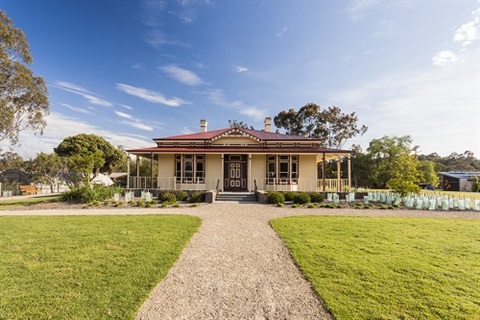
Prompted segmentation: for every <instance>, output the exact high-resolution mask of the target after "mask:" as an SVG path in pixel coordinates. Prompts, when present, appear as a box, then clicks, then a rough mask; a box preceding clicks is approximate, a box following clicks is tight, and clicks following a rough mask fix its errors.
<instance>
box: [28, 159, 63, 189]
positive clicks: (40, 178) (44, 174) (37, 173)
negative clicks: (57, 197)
mask: <svg viewBox="0 0 480 320" xmlns="http://www.w3.org/2000/svg"><path fill="white" fill-rule="evenodd" d="M25 167H26V171H27V172H28V174H29V176H30V177H31V178H32V179H33V180H34V181H35V182H38V183H42V184H43V183H45V184H48V185H50V192H55V191H58V189H57V190H55V186H57V187H58V185H59V183H60V182H61V181H62V177H63V175H64V174H66V173H67V163H66V159H64V158H62V157H59V156H58V155H57V154H56V153H50V154H47V153H43V152H41V153H39V154H37V156H36V157H35V158H34V159H31V160H29V161H27V162H26V164H25Z"/></svg>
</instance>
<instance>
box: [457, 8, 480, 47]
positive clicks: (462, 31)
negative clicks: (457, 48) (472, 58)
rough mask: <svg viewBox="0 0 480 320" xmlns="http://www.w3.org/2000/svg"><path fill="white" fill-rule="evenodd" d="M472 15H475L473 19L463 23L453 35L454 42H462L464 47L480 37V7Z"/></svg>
mask: <svg viewBox="0 0 480 320" xmlns="http://www.w3.org/2000/svg"><path fill="white" fill-rule="evenodd" d="M472 15H473V16H474V18H473V20H472V21H470V22H467V23H465V24H463V25H462V26H461V27H460V28H458V29H457V31H455V35H454V36H453V42H460V43H461V44H462V47H466V46H468V45H470V44H472V42H473V41H474V40H477V39H478V27H479V21H480V18H479V15H480V9H477V10H476V11H474V12H472Z"/></svg>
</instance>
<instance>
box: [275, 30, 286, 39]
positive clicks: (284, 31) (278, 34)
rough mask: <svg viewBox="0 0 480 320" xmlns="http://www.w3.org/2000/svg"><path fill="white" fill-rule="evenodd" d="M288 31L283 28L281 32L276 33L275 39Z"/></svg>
mask: <svg viewBox="0 0 480 320" xmlns="http://www.w3.org/2000/svg"><path fill="white" fill-rule="evenodd" d="M287 31H288V28H287V27H284V28H283V29H282V30H281V31H279V32H277V33H276V35H277V37H279V38H281V37H282V36H283V35H284V34H285V33H286V32H287Z"/></svg>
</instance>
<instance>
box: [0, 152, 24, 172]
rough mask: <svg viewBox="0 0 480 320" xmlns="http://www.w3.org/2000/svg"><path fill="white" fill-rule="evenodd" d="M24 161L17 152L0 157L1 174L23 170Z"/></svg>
mask: <svg viewBox="0 0 480 320" xmlns="http://www.w3.org/2000/svg"><path fill="white" fill-rule="evenodd" d="M23 167H24V160H23V158H22V157H21V156H20V155H19V154H18V153H15V152H5V153H3V154H1V155H0V172H1V171H4V170H7V169H23Z"/></svg>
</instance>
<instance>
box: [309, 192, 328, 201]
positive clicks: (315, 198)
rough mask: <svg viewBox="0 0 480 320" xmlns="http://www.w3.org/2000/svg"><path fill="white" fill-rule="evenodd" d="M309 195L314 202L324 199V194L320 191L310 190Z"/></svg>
mask: <svg viewBox="0 0 480 320" xmlns="http://www.w3.org/2000/svg"><path fill="white" fill-rule="evenodd" d="M308 195H309V196H310V200H311V201H312V202H317V203H321V202H323V200H324V197H323V194H322V193H320V192H309V193H308Z"/></svg>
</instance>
